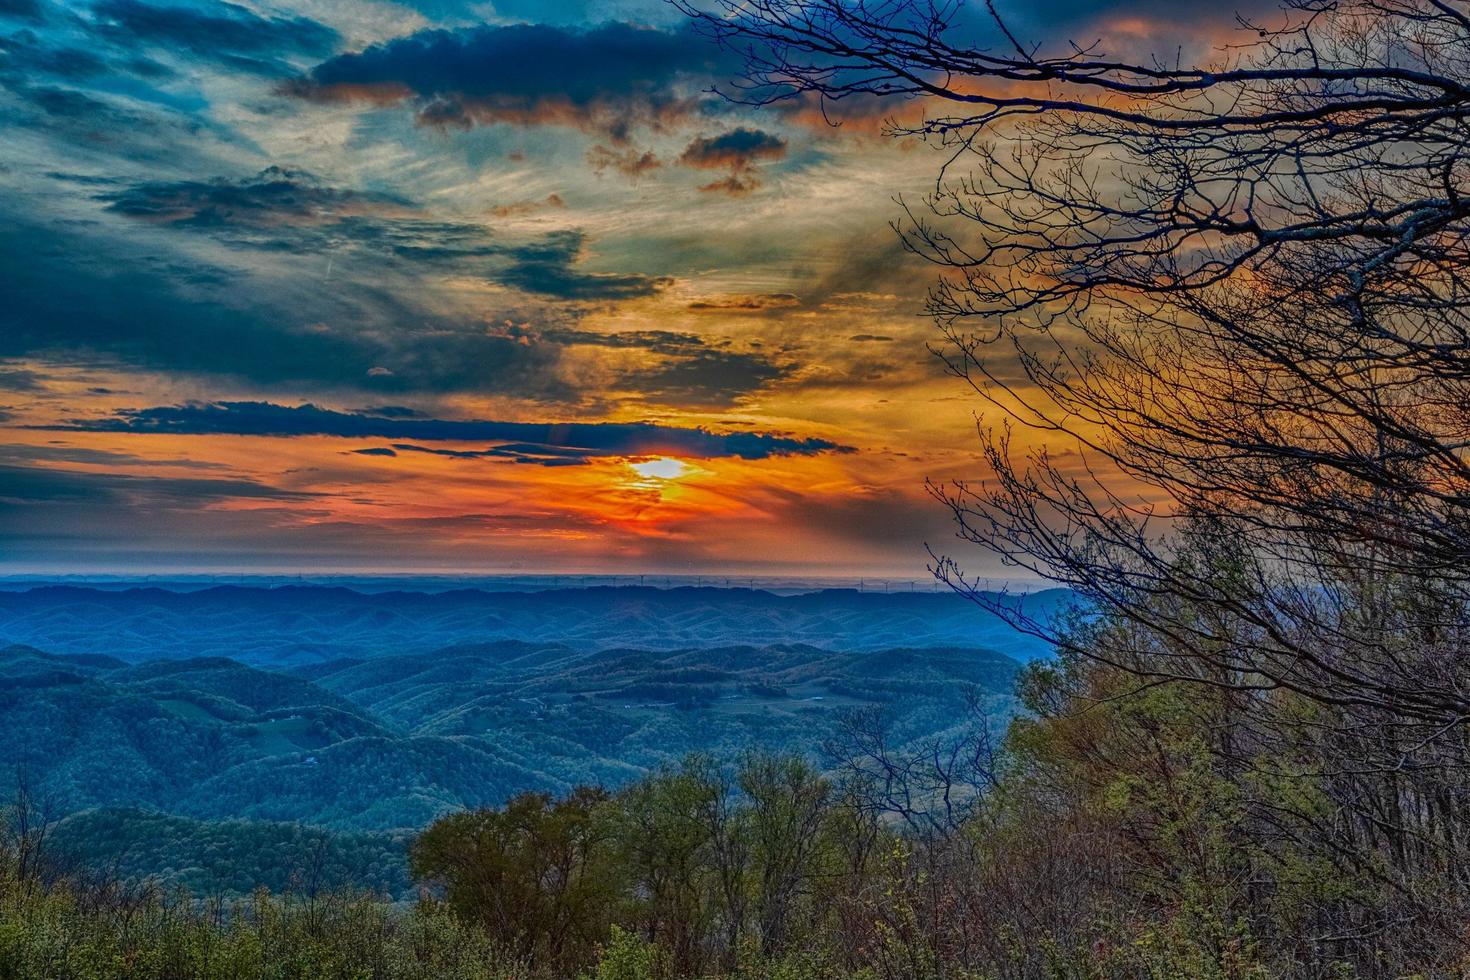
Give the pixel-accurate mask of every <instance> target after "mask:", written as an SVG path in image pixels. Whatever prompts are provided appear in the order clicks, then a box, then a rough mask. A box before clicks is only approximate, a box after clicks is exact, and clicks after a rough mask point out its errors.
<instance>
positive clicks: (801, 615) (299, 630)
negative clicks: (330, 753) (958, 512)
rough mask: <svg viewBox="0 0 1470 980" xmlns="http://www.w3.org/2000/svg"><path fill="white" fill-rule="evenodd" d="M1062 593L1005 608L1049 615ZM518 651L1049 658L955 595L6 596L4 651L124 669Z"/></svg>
mask: <svg viewBox="0 0 1470 980" xmlns="http://www.w3.org/2000/svg"><path fill="white" fill-rule="evenodd" d="M1066 596H1067V593H1065V592H1063V591H1060V590H1052V591H1047V592H1041V593H1035V594H1033V595H1029V596H1026V597H1024V599H1021V598H1015V599H1011V600H1008V601H1017V602H1025V603H1026V607H1027V609H1028V610H1032V611H1036V612H1039V613H1044V612H1047V611H1049V610H1052V609H1055V608H1057V607H1058V606H1060V605H1061V604H1063V603H1064V602H1065V601H1066ZM495 640H521V641H526V642H532V643H564V644H568V645H571V646H573V647H576V648H577V649H603V648H608V647H616V646H637V647H641V648H644V649H664V650H668V649H677V648H681V647H683V648H690V647H709V646H719V645H739V644H751V645H769V644H777V643H805V644H809V645H811V646H815V647H820V648H823V649H828V650H881V649H884V648H889V647H896V646H916V647H928V646H972V647H973V646H983V647H988V648H990V649H994V650H998V651H1000V652H1002V653H1006V654H1008V655H1010V656H1013V657H1015V658H1017V659H1021V660H1027V659H1031V658H1033V657H1035V656H1038V655H1040V654H1042V653H1043V652H1044V646H1043V645H1042V644H1041V643H1040V642H1039V641H1036V640H1034V639H1033V638H1031V637H1027V636H1022V635H1020V634H1018V633H1016V632H1015V631H1014V630H1012V629H1011V628H1010V627H1009V626H1008V625H1006V624H1005V623H1004V622H1003V621H1001V620H1000V619H998V618H997V617H995V616H993V615H991V614H990V613H988V612H986V611H985V610H983V609H981V608H980V607H979V606H977V605H975V604H974V603H971V602H968V601H966V600H965V599H962V598H960V597H958V596H955V595H952V594H937V593H923V592H918V593H902V592H899V593H892V594H885V593H881V592H857V591H855V590H851V589H841V590H825V591H820V592H811V593H805V594H800V595H775V594H772V593H770V592H764V591H760V590H749V589H717V588H675V589H655V588H642V587H616V588H612V587H599V588H587V589H561V590H549V591H541V592H489V591H481V590H476V589H470V590H458V591H449V592H438V593H425V592H403V591H398V592H376V593H365V592H358V591H354V590H351V589H346V588H328V587H321V586H285V587H277V588H248V587H238V586H222V587H218V588H209V589H201V590H197V591H192V592H175V591H170V590H164V589H154V588H137V589H126V590H103V589H97V588H82V587H75V586H50V587H37V588H32V589H28V590H23V591H8V592H0V643H25V644H30V645H32V646H35V647H38V648H40V649H43V650H47V651H50V652H53V653H94V654H106V655H109V656H114V657H118V658H120V659H123V660H129V661H138V660H149V659H157V658H182V657H198V656H222V657H229V658H231V659H234V660H238V661H240V662H243V663H249V664H256V665H261V664H283V663H297V664H299V663H310V662H319V661H323V660H334V659H340V658H344V657H379V656H389V655H398V654H410V653H423V652H428V651H431V650H435V649H439V648H442V647H446V646H452V645H456V644H462V643H482V642H488V641H495Z"/></svg>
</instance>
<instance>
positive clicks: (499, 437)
mask: <svg viewBox="0 0 1470 980" xmlns="http://www.w3.org/2000/svg"><path fill="white" fill-rule="evenodd" d="M50 428H53V429H57V430H64V431H83V432H129V433H167V434H172V435H253V436H281V437H291V436H338V437H342V438H374V437H376V438H385V439H413V440H418V441H423V442H432V441H485V442H504V443H524V444H525V445H523V446H516V447H514V449H513V450H512V451H517V452H520V453H521V454H522V455H529V454H530V451H531V449H532V448H535V447H540V448H539V449H538V450H537V451H538V452H539V453H540V454H541V455H553V454H552V453H550V452H545V451H544V450H545V449H546V448H548V447H550V448H553V449H569V450H584V451H586V454H587V455H604V456H642V455H656V454H660V453H666V454H670V455H680V456H691V457H699V458H715V457H721V456H738V457H741V458H743V459H765V458H767V457H769V456H785V455H814V454H817V453H823V452H834V451H835V452H845V451H848V450H846V448H845V447H842V446H838V445H837V444H836V443H832V442H828V441H827V440H825V439H798V438H794V437H791V436H783V435H777V434H775V433H765V432H730V433H720V432H711V431H709V430H707V429H695V428H680V427H676V426H668V425H659V424H656V423H652V422H596V423H560V422H499V421H486V420H480V419H404V418H388V417H383V416H376V415H368V414H365V413H362V412H342V411H336V410H333V409H327V408H319V407H318V406H316V405H312V404H306V405H297V406H287V405H276V404H272V403H270V402H209V403H188V404H184V405H168V406H158V407H153V408H136V409H123V410H121V411H118V412H116V413H114V414H113V415H111V416H108V417H106V418H100V419H93V420H87V421H73V422H66V423H61V424H58V425H56V426H51V427H50ZM395 448H400V449H401V448H404V447H402V446H396V447H395ZM500 448H502V449H503V448H505V447H500Z"/></svg>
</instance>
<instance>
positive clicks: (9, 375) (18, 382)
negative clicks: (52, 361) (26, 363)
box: [0, 366, 45, 391]
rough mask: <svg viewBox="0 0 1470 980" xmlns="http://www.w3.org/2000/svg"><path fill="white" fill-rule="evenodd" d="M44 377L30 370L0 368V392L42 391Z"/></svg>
mask: <svg viewBox="0 0 1470 980" xmlns="http://www.w3.org/2000/svg"><path fill="white" fill-rule="evenodd" d="M42 380H43V379H42V377H41V376H40V375H39V374H37V373H36V372H35V371H32V370H29V369H28V368H10V367H4V366H0V391H40V390H42V389H43V388H44V387H45V385H43V384H42V383H41V382H42Z"/></svg>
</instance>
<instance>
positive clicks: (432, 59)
mask: <svg viewBox="0 0 1470 980" xmlns="http://www.w3.org/2000/svg"><path fill="white" fill-rule="evenodd" d="M731 64H733V58H732V57H731V56H730V55H728V54H726V53H724V52H722V51H721V50H720V49H718V48H716V47H715V46H714V45H712V44H711V43H710V42H709V41H708V40H706V39H705V38H702V37H700V36H698V35H697V34H695V33H694V32H692V31H689V30H684V29H681V30H677V31H662V30H656V29H652V28H644V27H635V26H632V25H628V24H616V23H613V24H604V25H602V26H600V27H592V28H587V29H585V30H574V29H570V28H559V27H552V26H548V25H545V24H517V25H511V26H485V27H475V28H466V29H462V30H455V31H448V30H434V31H424V32H421V33H418V34H414V35H411V36H409V37H403V38H398V39H397V40H393V41H389V42H387V43H385V44H379V45H375V46H373V47H370V48H368V49H367V50H365V51H361V52H358V53H355V54H343V55H338V56H337V57H335V58H332V59H330V60H328V61H325V62H323V63H322V64H320V65H318V66H317V67H316V68H314V69H312V70H311V72H310V73H308V74H307V75H306V76H305V77H303V78H301V79H299V80H298V81H297V82H296V83H294V84H293V85H291V86H290V87H289V90H290V91H293V92H295V93H296V94H299V95H302V96H305V97H308V98H317V99H343V100H359V101H368V102H373V103H376V104H397V103H402V102H413V103H415V104H416V105H417V106H418V116H419V119H420V121H421V122H423V123H424V124H426V125H433V126H439V127H457V128H466V129H467V128H469V127H470V126H472V125H475V124H477V123H481V124H483V123H493V122H503V123H512V124H518V125H547V124H552V125H566V126H575V127H577V128H581V129H589V130H594V129H595V130H599V131H603V132H606V133H607V134H609V135H610V136H612V137H613V138H614V139H617V140H619V141H622V140H625V139H626V138H627V136H628V133H629V131H630V130H631V129H632V127H633V126H635V125H638V124H648V125H662V124H666V123H669V122H671V121H673V120H675V119H678V118H682V117H684V116H687V115H688V114H690V113H691V112H693V111H694V110H695V109H696V107H697V106H698V104H699V102H700V100H701V96H700V94H699V93H700V92H701V91H702V90H704V89H705V88H707V87H708V86H709V84H710V81H711V80H712V79H713V78H714V77H715V75H716V74H719V73H721V72H722V70H723V69H724V68H726V67H728V66H729V65H731Z"/></svg>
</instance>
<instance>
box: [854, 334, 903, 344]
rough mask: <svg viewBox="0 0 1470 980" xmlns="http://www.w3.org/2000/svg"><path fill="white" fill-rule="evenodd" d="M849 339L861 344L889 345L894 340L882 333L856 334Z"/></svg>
mask: <svg viewBox="0 0 1470 980" xmlns="http://www.w3.org/2000/svg"><path fill="white" fill-rule="evenodd" d="M847 339H848V340H855V341H857V342H858V343H860V344H861V343H888V342H890V341H892V340H893V338H892V337H889V336H887V335H886V334H881V333H855V334H853V335H852V336H851V337H848V338H847Z"/></svg>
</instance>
